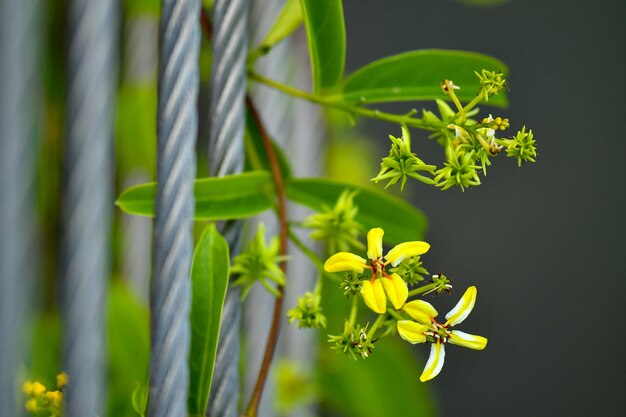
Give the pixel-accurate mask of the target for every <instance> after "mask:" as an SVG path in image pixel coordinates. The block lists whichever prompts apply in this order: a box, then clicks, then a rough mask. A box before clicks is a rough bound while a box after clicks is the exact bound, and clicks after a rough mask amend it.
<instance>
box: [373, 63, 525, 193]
mask: <svg viewBox="0 0 626 417" xmlns="http://www.w3.org/2000/svg"><path fill="white" fill-rule="evenodd" d="M475 74H476V76H477V77H478V80H479V83H480V86H481V87H480V90H479V92H478V94H477V96H476V98H475V99H474V100H472V101H471V102H470V103H468V104H467V105H466V106H465V107H463V106H462V105H461V102H460V101H459V99H458V97H457V95H456V92H455V91H457V90H459V89H460V88H461V87H460V86H458V85H456V84H454V82H453V81H452V80H443V81H442V82H441V89H442V91H443V92H444V93H445V94H446V95H447V96H448V97H449V99H450V101H452V103H453V104H454V106H455V107H456V110H453V109H452V108H451V107H450V105H448V104H447V103H446V102H444V101H442V100H437V101H436V103H437V107H438V110H439V115H438V116H437V115H435V113H433V112H432V111H430V110H423V117H422V119H421V121H422V122H423V125H424V129H427V130H430V131H432V132H433V133H432V134H431V136H430V137H431V138H435V139H436V140H437V142H438V143H439V144H440V145H441V146H442V147H443V148H444V151H445V157H446V159H445V161H444V164H443V167H440V168H438V169H437V167H436V166H435V165H429V164H427V163H425V162H424V161H422V160H421V159H419V158H418V157H417V156H416V155H415V154H414V153H413V152H412V151H411V141H410V134H409V131H408V129H407V127H406V126H402V137H401V138H396V137H394V136H390V139H391V141H392V145H391V150H390V152H389V156H387V157H385V158H383V159H382V162H381V164H380V166H381V169H380V172H379V173H378V175H377V176H376V177H374V178H372V181H374V182H379V181H388V182H387V184H386V186H385V188H387V187H389V186H390V185H394V184H396V183H399V184H400V189H401V190H402V189H403V188H404V186H405V184H406V181H407V178H408V177H412V178H415V179H417V180H419V181H421V182H424V183H426V184H432V185H435V186H436V187H439V188H441V189H442V190H447V189H449V188H451V187H454V186H456V187H459V188H461V189H462V190H465V189H466V188H468V187H474V186H477V185H480V183H481V182H480V178H479V176H478V173H479V170H482V173H483V175H487V167H488V166H490V165H491V158H493V157H495V156H497V155H498V154H499V153H500V151H501V150H502V149H505V150H506V155H507V156H508V157H514V158H517V160H518V165H521V164H522V162H534V161H535V157H536V156H537V151H536V147H535V140H534V139H533V135H532V131H528V132H527V131H526V128H525V127H523V128H522V130H521V131H519V132H518V133H517V134H516V135H515V136H513V137H512V138H499V137H497V136H496V133H497V132H501V131H504V130H506V129H508V128H509V126H510V122H509V119H508V118H506V117H501V116H497V117H495V118H494V117H492V116H491V115H489V117H484V118H482V120H480V121H477V120H475V119H472V117H473V116H475V115H476V114H477V113H478V108H477V107H476V105H478V104H479V103H480V102H481V101H485V102H487V101H488V99H489V97H491V96H494V95H497V94H499V93H500V92H501V91H502V90H503V89H505V88H507V86H506V80H505V78H504V74H502V73H499V72H496V71H487V70H482V71H481V72H480V73H479V72H475ZM419 172H421V173H419ZM427 174H431V175H432V176H433V178H430V177H428V176H426V175H427Z"/></svg>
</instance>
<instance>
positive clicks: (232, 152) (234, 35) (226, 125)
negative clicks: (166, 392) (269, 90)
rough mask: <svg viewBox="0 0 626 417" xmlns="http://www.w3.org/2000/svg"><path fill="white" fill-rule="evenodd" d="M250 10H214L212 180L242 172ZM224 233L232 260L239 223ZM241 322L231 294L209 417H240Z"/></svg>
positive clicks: (233, 2)
mask: <svg viewBox="0 0 626 417" xmlns="http://www.w3.org/2000/svg"><path fill="white" fill-rule="evenodd" d="M248 8H249V4H248V0H216V1H215V4H214V23H213V68H212V71H211V85H210V101H209V117H210V127H209V129H210V130H209V143H208V162H209V172H210V174H211V175H213V176H223V175H228V174H234V173H238V172H241V171H242V169H243V135H244V125H245V123H244V122H245V110H244V98H245V91H246V53H247V43H248V31H247V24H248ZM220 231H221V232H222V234H223V235H224V237H225V238H226V240H227V242H228V244H229V246H230V250H231V256H234V255H235V254H237V253H238V251H239V247H240V244H241V223H240V222H233V221H231V222H225V223H223V224H221V225H220ZM240 322H241V301H240V300H239V290H237V289H230V290H229V291H228V293H227V296H226V301H225V304H224V310H223V312H222V326H221V329H220V336H219V343H218V349H217V357H216V363H215V371H214V374H213V383H212V386H211V394H210V400H209V405H208V407H207V412H206V415H207V416H210V417H235V416H237V414H238V411H237V403H238V398H239V375H238V365H239V331H240V329H239V327H240Z"/></svg>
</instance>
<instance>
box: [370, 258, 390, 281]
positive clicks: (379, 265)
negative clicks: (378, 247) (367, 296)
mask: <svg viewBox="0 0 626 417" xmlns="http://www.w3.org/2000/svg"><path fill="white" fill-rule="evenodd" d="M379 276H380V277H381V278H382V277H383V276H384V277H387V278H390V277H389V274H387V271H385V261H384V259H383V258H376V259H372V282H374V280H375V279H376V277H379Z"/></svg>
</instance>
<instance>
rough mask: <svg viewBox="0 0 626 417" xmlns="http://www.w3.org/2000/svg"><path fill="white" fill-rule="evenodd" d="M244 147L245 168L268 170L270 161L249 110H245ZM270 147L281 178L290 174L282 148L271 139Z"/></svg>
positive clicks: (269, 169) (289, 167)
mask: <svg viewBox="0 0 626 417" xmlns="http://www.w3.org/2000/svg"><path fill="white" fill-rule="evenodd" d="M244 144H245V148H246V168H250V169H251V170H265V171H268V172H270V171H271V168H270V163H269V160H268V158H267V153H266V152H265V148H264V147H263V140H262V139H261V134H260V132H259V129H258V127H257V125H256V123H255V121H254V117H253V116H252V115H251V114H250V112H246V135H245V141H244ZM272 148H273V149H274V153H275V154H276V158H277V159H278V165H279V166H280V171H281V173H282V176H283V178H285V177H290V176H291V166H289V161H287V158H285V154H284V153H283V150H282V149H281V148H280V146H278V145H277V144H276V142H274V141H272Z"/></svg>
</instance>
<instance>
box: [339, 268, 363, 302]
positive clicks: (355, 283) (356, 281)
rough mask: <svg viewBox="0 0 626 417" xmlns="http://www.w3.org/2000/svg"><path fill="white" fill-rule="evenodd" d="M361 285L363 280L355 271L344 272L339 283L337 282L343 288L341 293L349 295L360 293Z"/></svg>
mask: <svg viewBox="0 0 626 417" xmlns="http://www.w3.org/2000/svg"><path fill="white" fill-rule="evenodd" d="M362 285H363V280H362V279H361V277H360V276H359V275H358V274H357V273H356V272H355V273H352V272H346V274H345V276H344V278H343V280H342V281H341V284H339V288H341V289H342V290H343V295H345V296H347V297H351V296H353V295H357V294H360V293H361V286H362Z"/></svg>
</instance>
